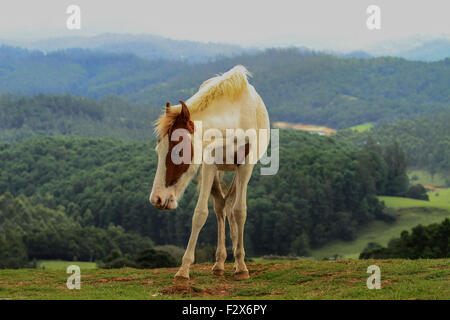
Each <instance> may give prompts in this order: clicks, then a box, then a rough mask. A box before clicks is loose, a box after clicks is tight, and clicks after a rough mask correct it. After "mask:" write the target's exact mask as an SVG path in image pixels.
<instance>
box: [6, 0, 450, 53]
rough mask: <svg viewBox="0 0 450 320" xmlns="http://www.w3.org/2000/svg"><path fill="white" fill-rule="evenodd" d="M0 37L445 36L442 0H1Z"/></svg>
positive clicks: (357, 42)
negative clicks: (72, 11)
mask: <svg viewBox="0 0 450 320" xmlns="http://www.w3.org/2000/svg"><path fill="white" fill-rule="evenodd" d="M71 4H75V5H78V6H80V8H81V30H75V31H74V30H68V29H67V28H66V20H67V18H68V14H67V13H66V8H67V7H68V6H69V5H71ZM371 4H375V5H378V6H379V7H380V8H381V30H375V31H370V30H368V29H367V27H366V19H367V17H368V14H367V13H366V8H367V7H368V6H369V5H371ZM0 8H1V9H0V38H8V39H11V38H18V37H20V38H28V37H32V38H46V37H55V36H76V35H95V34H99V33H105V32H114V33H116V32H120V33H153V34H158V35H162V36H166V37H170V38H175V39H188V40H196V41H214V42H227V43H237V44H241V45H255V44H261V45H288V44H291V45H302V44H303V45H309V46H313V47H314V46H315V47H320V46H324V47H326V46H331V47H339V46H341V47H351V48H359V47H364V46H367V45H370V44H373V43H375V42H376V41H378V40H386V39H395V38H403V37H409V36H412V35H417V34H422V35H435V36H443V35H444V36H448V35H449V34H450V1H449V0H420V1H413V0H409V1H406V0H370V1H366V0H339V1H338V0H328V1H325V0H308V1H299V0H272V1H266V0H258V1H256V0H222V1H216V0H164V1H156V0H147V1H144V0H126V1H111V0H73V1H72V0H71V1H66V0H39V1H24V0H13V1H8V2H6V1H3V3H2V5H1V7H0Z"/></svg>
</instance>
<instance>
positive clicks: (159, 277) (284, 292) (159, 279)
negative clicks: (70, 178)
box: [0, 259, 450, 300]
mask: <svg viewBox="0 0 450 320" xmlns="http://www.w3.org/2000/svg"><path fill="white" fill-rule="evenodd" d="M373 264H375V265H378V266H379V267H380V269H381V290H369V289H367V287H366V281H367V277H368V276H369V274H368V273H366V271H367V267H368V266H369V265H373ZM449 264H450V259H434V260H431V259H430V260H338V261H317V260H311V259H301V260H293V261H292V260H289V261H288V260H276V261H264V262H258V263H249V264H248V268H249V271H250V276H251V278H250V280H245V281H235V280H234V279H233V277H232V265H231V264H227V265H226V271H225V276H223V277H217V276H214V275H213V274H212V272H211V270H210V269H211V264H196V265H193V268H192V271H191V280H190V282H189V284H188V285H187V286H186V285H185V286H180V285H174V284H173V276H174V274H175V272H176V270H177V269H176V268H164V269H153V270H142V269H132V268H124V269H109V270H104V269H89V268H88V269H83V268H81V289H80V290H76V289H74V290H69V289H68V288H67V286H66V281H67V277H68V276H69V275H68V274H66V273H65V271H64V270H42V269H19V270H0V299H282V300H285V299H450V269H449V268H448V265H449Z"/></svg>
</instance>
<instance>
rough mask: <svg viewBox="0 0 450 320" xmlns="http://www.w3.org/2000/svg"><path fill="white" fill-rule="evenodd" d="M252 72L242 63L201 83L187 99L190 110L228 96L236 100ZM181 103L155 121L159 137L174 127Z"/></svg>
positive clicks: (164, 112) (204, 107) (245, 86)
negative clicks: (195, 91)
mask: <svg viewBox="0 0 450 320" xmlns="http://www.w3.org/2000/svg"><path fill="white" fill-rule="evenodd" d="M248 76H251V73H250V72H249V71H248V70H247V69H246V68H245V67H244V66H241V65H237V66H235V67H234V68H233V69H231V70H229V71H227V72H225V73H223V74H220V75H217V76H215V77H213V78H211V79H208V80H206V81H205V82H203V83H202V84H201V85H200V88H199V90H198V91H197V93H195V94H194V95H193V96H192V97H190V98H189V99H188V100H187V101H186V105H187V106H188V108H189V112H190V113H191V114H192V113H196V112H199V111H202V110H205V109H206V108H208V106H209V105H210V104H211V103H212V102H213V101H215V100H216V99H218V98H221V97H228V98H230V99H231V100H235V99H236V98H237V97H238V96H239V95H240V94H241V93H242V92H243V91H244V90H245V89H246V88H247V85H248V80H247V77H248ZM180 110H181V105H174V106H172V107H170V109H169V111H167V112H166V109H164V111H163V114H162V115H161V116H160V117H159V118H158V119H157V120H156V121H155V134H156V135H157V136H158V137H161V136H163V135H165V134H166V133H167V132H168V131H169V129H170V128H171V127H172V125H173V123H174V122H175V120H176V118H177V116H178V115H179V114H180Z"/></svg>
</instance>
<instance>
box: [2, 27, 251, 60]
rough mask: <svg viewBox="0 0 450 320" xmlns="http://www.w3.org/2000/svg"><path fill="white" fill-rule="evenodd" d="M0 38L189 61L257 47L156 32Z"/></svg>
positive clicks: (46, 47) (47, 47)
mask: <svg viewBox="0 0 450 320" xmlns="http://www.w3.org/2000/svg"><path fill="white" fill-rule="evenodd" d="M0 41H1V42H2V43H3V44H6V45H8V44H9V45H14V46H20V47H23V48H27V49H31V50H39V51H44V52H50V51H57V50H65V49H73V48H80V49H90V50H96V51H103V52H107V53H115V54H122V53H128V54H134V55H136V56H138V57H141V58H144V59H148V60H158V59H168V60H179V61H188V62H205V61H209V60H214V59H216V58H218V57H225V56H233V55H238V54H242V53H243V52H244V51H257V50H256V49H244V48H242V47H240V46H238V45H231V44H224V43H213V42H209V43H203V42H196V41H186V40H173V39H169V38H165V37H161V36H157V35H153V34H117V33H104V34H100V35H97V36H92V37H88V36H85V37H82V36H78V37H63V38H48V39H39V40H34V41H11V40H9V41H8V40H0Z"/></svg>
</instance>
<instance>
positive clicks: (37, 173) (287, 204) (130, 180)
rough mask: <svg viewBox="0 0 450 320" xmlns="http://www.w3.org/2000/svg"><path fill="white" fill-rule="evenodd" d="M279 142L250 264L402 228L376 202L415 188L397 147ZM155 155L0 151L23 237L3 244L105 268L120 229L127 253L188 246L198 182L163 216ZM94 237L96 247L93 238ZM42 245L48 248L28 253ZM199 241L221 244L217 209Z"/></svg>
mask: <svg viewBox="0 0 450 320" xmlns="http://www.w3.org/2000/svg"><path fill="white" fill-rule="evenodd" d="M280 139H281V141H280V145H281V146H280V157H281V159H280V170H279V172H278V174H277V175H275V176H261V175H259V170H258V168H256V169H255V170H254V174H253V176H252V179H251V182H250V186H249V192H248V220H247V224H246V250H247V251H248V253H249V255H263V254H280V255H285V254H295V255H308V253H309V250H310V249H311V248H315V247H320V246H321V245H323V244H325V243H326V242H327V241H330V240H332V239H336V238H339V239H344V240H352V239H353V238H354V237H355V232H356V230H357V229H358V228H359V227H360V226H361V225H363V224H364V223H367V222H368V221H371V220H374V219H381V220H385V221H392V220H394V219H395V217H394V216H393V215H391V214H390V213H389V212H388V211H387V210H385V208H384V206H383V204H382V203H380V202H379V201H378V199H377V197H376V196H377V195H379V194H383V195H399V194H404V193H405V192H407V190H408V188H409V184H408V177H407V175H406V162H405V157H404V154H403V152H402V150H401V149H400V148H399V146H398V145H395V144H393V145H386V146H379V145H376V146H375V145H374V146H369V145H368V146H366V149H365V150H362V149H358V148H356V147H354V146H352V145H351V144H349V143H343V142H339V141H338V140H336V139H335V138H333V137H321V136H314V135H310V134H308V133H304V132H295V131H282V132H281V138H280ZM154 146H155V141H154V140H152V141H148V142H125V141H122V140H117V139H112V138H98V139H92V138H90V139H89V138H81V137H34V138H29V139H24V140H21V141H18V142H15V143H12V144H9V143H2V144H0V194H3V198H2V202H1V203H2V205H1V206H0V213H1V215H0V217H1V219H2V220H3V221H6V222H7V223H5V224H3V223H2V224H3V225H4V226H5V228H7V229H8V230H10V231H9V232H10V233H11V232H15V233H14V234H12V235H11V234H10V236H8V237H7V238H6V239H5V238H3V240H2V241H3V243H5V242H6V243H8V241H15V242H17V243H22V244H23V245H20V246H15V247H18V248H21V247H25V248H26V249H27V250H26V251H27V255H28V257H30V258H59V259H72V257H73V256H75V257H78V258H84V259H88V260H92V259H102V258H105V257H106V256H107V255H108V254H109V253H110V251H111V250H113V249H115V248H117V247H120V246H121V245H120V244H119V242H115V240H114V238H113V237H109V236H108V232H112V231H111V230H114V232H116V234H117V237H123V238H125V239H129V240H128V243H133V244H135V243H137V244H139V245H136V247H135V248H134V249H130V248H129V247H126V248H120V249H121V252H122V253H124V254H125V253H127V252H129V253H135V251H134V250H137V248H141V247H142V246H143V245H144V244H147V246H148V247H152V245H153V243H154V244H156V245H164V244H174V245H177V246H181V247H184V246H185V244H186V242H187V239H188V236H189V233H190V223H191V216H192V212H193V209H194V207H195V202H196V192H197V191H196V188H195V181H194V182H193V183H192V185H191V187H189V188H188V190H187V191H186V193H185V195H184V197H183V198H182V201H181V203H180V205H179V208H178V209H176V210H174V211H173V212H162V211H158V210H156V209H155V208H154V207H153V206H152V205H151V204H150V203H149V201H148V196H149V193H150V189H151V184H152V178H153V175H154V172H155V170H156V153H155V152H154V150H153V149H154ZM390 161H392V163H390ZM17 206H20V207H22V208H23V210H22V209H21V210H20V211H21V215H23V216H17V215H16V216H14V215H12V214H8V212H10V210H11V209H8V208H15V207H17ZM24 217H26V218H24ZM57 219H60V220H59V222H56V221H58V220H57ZM41 220H42V221H41ZM25 221H26V225H24V223H25ZM60 222H63V223H60ZM40 225H42V226H43V227H42V228H40V227H37V226H40ZM33 226H34V227H33ZM33 228H35V229H33ZM14 230H16V231H14ZM49 230H51V232H52V233H50V234H49V232H50V231H49ZM67 230H70V232H69V231H67ZM102 230H103V231H102ZM91 231H92V237H93V238H91V237H86V232H91ZM102 232H103V233H102ZM105 232H106V234H105ZM53 233H55V234H53ZM131 234H133V235H131ZM96 237H100V238H101V239H103V242H102V241H98V240H97V239H96ZM146 237H149V239H148V238H146ZM81 238H83V240H82V241H81V243H79V242H78V240H77V239H81ZM8 239H9V240H8ZM36 239H40V240H39V241H38V242H39V243H40V245H41V246H43V248H42V249H39V250H37V249H35V248H33V247H32V246H31V247H29V245H30V244H33V243H36V241H35V240H36ZM45 239H47V240H45ZM55 239H61V244H60V247H61V250H56V249H51V250H50V249H49V248H51V247H53V246H54V243H52V242H51V241H56V242H57V241H59V240H55ZM107 239H108V240H107ZM150 239H151V240H150ZM89 241H94V242H95V243H96V246H97V247H99V248H98V250H94V249H93V250H94V251H93V252H91V251H86V250H85V249H86V248H87V247H89V245H88V244H86V245H85V246H86V247H84V245H83V243H86V242H87V243H89ZM120 241H122V240H120ZM199 241H200V242H199V245H200V248H201V247H202V246H208V245H214V244H215V241H216V218H215V214H214V212H213V210H212V209H211V208H210V216H209V219H208V222H207V224H206V226H205V228H204V229H203V231H202V234H201V236H200V240H199ZM75 244H76V245H75ZM71 246H74V247H75V248H72V247H71ZM67 247H69V248H70V250H66V248H67ZM45 248H46V249H45ZM69 256H70V257H69Z"/></svg>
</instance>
